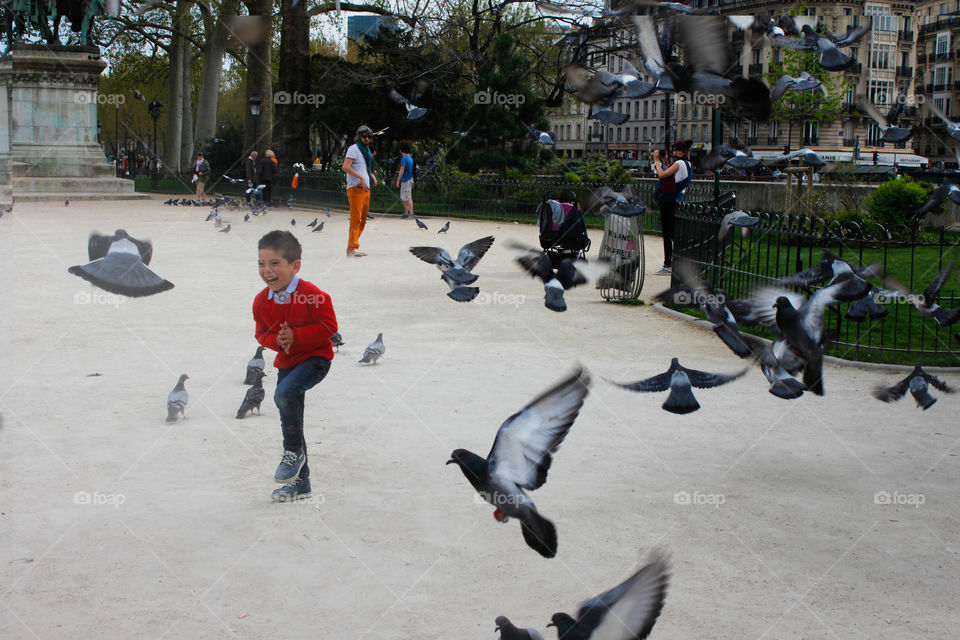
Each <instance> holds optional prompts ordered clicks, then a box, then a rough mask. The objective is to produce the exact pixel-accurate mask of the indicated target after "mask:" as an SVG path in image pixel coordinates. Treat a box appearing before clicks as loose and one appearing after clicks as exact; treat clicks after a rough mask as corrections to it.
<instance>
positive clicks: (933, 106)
mask: <svg viewBox="0 0 960 640" xmlns="http://www.w3.org/2000/svg"><path fill="white" fill-rule="evenodd" d="M927 106H928V107H930V111H931V112H933V115H935V116H936V117H938V118H940V120H942V121H943V124H944V125H946V127H947V135H949V136H950V137H951V138H953V139H954V140H960V124H958V123H956V122H954V121H953V120H950V119H949V118H948V117H947V116H946V114H944V113H943V111H941V110H940V107H938V106H937V103H936V102H934V101H933V100H929V101H927Z"/></svg>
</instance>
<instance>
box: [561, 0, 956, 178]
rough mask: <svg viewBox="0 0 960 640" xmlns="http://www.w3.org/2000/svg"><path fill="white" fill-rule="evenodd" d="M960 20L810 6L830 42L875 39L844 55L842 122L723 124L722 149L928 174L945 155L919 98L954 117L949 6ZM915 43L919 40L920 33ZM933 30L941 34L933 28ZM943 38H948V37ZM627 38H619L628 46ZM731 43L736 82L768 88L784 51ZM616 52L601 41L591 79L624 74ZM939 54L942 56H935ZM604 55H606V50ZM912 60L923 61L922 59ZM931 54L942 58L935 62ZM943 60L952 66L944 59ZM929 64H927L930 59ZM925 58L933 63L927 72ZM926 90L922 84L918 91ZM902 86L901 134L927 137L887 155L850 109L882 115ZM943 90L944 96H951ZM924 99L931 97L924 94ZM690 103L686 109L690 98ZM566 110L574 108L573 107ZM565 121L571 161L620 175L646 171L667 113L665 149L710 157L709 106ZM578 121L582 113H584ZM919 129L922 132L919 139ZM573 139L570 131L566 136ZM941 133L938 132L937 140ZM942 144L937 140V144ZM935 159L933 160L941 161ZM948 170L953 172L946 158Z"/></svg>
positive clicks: (745, 2) (648, 108)
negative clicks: (603, 161) (616, 162)
mask: <svg viewBox="0 0 960 640" xmlns="http://www.w3.org/2000/svg"><path fill="white" fill-rule="evenodd" d="M697 2H698V3H699V4H701V5H707V3H711V6H717V7H718V9H719V11H720V13H721V14H730V15H737V14H741V15H745V14H756V13H759V12H772V13H773V14H774V15H776V16H779V15H787V14H789V13H790V12H791V11H792V10H793V9H794V7H796V4H795V3H792V2H777V1H772V0H735V1H730V0H726V1H723V0H721V3H720V4H719V5H717V4H716V3H717V0H697ZM951 2H953V3H954V6H953V7H951V8H952V9H953V10H954V11H957V14H956V17H955V18H951V17H950V16H949V15H948V14H947V13H946V8H945V5H944V3H942V2H941V3H937V2H933V1H930V2H924V3H919V4H914V2H913V1H912V0H877V1H866V0H841V1H840V2H827V1H823V0H807V2H806V3H805V4H804V12H803V13H804V14H806V15H809V16H815V17H816V18H817V21H818V22H819V23H822V24H823V25H824V26H825V27H826V28H827V29H828V30H829V31H830V32H831V33H844V32H845V31H847V29H848V28H850V27H853V26H857V25H859V24H862V23H863V21H864V20H865V19H866V16H869V17H870V19H872V24H873V28H872V30H871V31H870V32H869V33H868V34H867V35H866V36H864V38H863V39H861V40H860V42H859V43H857V45H855V46H853V47H850V48H848V49H846V52H847V53H848V54H850V55H851V56H853V57H854V59H855V60H856V63H855V64H854V65H853V66H852V67H851V68H849V69H847V70H846V71H844V72H840V73H842V74H843V77H845V78H849V79H850V80H851V84H852V88H851V89H850V91H849V92H848V93H847V95H846V96H845V98H844V102H843V109H842V112H841V114H840V117H838V118H837V119H835V120H833V121H831V122H819V121H807V122H786V121H778V120H776V119H772V120H770V121H768V122H755V121H750V120H743V119H732V118H729V117H725V118H724V120H723V128H724V130H723V140H724V142H726V143H728V144H737V145H747V146H749V147H750V148H751V149H753V151H754V154H755V155H757V156H760V157H770V156H773V155H779V154H781V153H783V151H784V149H785V147H786V146H787V144H788V137H789V146H790V148H791V149H798V148H800V147H804V146H805V147H810V148H813V149H815V150H817V151H818V153H820V154H821V157H823V158H824V159H825V160H828V161H834V160H836V161H840V160H843V161H849V160H855V159H856V160H857V161H858V162H860V163H865V164H871V163H872V162H873V161H874V156H875V155H876V161H877V162H878V163H879V164H889V165H898V166H924V165H926V164H927V158H926V155H927V154H926V153H923V152H925V151H926V149H927V148H928V147H929V148H930V150H931V151H932V152H933V153H932V154H931V157H933V158H934V159H942V156H943V153H941V152H942V151H943V149H944V148H946V147H945V145H943V144H942V142H943V141H942V140H940V139H938V138H936V137H935V136H934V135H933V133H932V132H936V131H937V128H936V127H935V126H933V125H932V123H931V121H930V119H929V118H924V119H922V118H921V117H920V116H921V110H920V109H919V108H918V107H919V106H920V105H921V104H922V102H923V99H924V98H922V97H920V96H922V95H923V93H924V90H925V89H929V88H931V87H933V86H935V87H936V88H938V89H939V90H940V92H939V93H937V95H936V97H935V99H937V100H938V101H939V102H938V104H939V103H940V102H943V103H944V104H948V103H949V106H950V108H951V109H952V111H947V112H948V113H951V114H953V113H954V112H960V108H958V107H957V101H956V100H954V99H953V96H952V92H953V90H954V88H956V89H957V90H960V78H958V82H957V83H956V85H955V86H954V84H953V83H952V60H953V55H954V51H953V50H952V49H950V47H951V46H953V47H954V49H957V48H958V47H956V45H954V43H953V39H954V38H955V37H956V36H958V35H960V11H958V6H960V4H958V3H960V0H951ZM918 24H919V25H920V27H919V28H920V32H919V33H920V34H921V36H922V37H917V31H916V29H917V27H918ZM938 25H939V26H938ZM944 32H946V34H944ZM630 37H631V34H621V35H620V38H621V41H622V39H624V38H625V39H627V40H629V38H630ZM729 37H730V40H731V42H732V45H733V56H734V64H735V65H736V67H735V72H737V73H739V74H740V75H744V76H747V77H753V78H758V79H761V80H763V81H767V78H766V74H767V73H768V72H769V69H770V61H771V60H780V59H781V58H780V56H781V55H782V51H781V50H780V49H776V48H774V47H772V46H771V45H770V41H769V40H768V39H757V40H756V41H754V42H750V38H749V37H748V36H747V35H746V34H745V32H743V31H739V30H737V29H735V28H734V27H732V26H730V27H729ZM611 43H612V38H611V39H610V40H609V42H604V41H602V40H598V41H597V43H596V44H597V51H596V52H595V53H594V54H592V56H591V57H590V58H589V59H588V63H589V64H590V66H591V67H593V68H595V69H606V70H607V71H610V72H611V73H619V72H620V70H621V69H622V64H623V57H622V55H627V54H626V53H625V52H619V53H617V54H611V53H605V52H604V50H603V49H604V45H608V44H611ZM937 47H939V49H938V48H937ZM607 48H609V47H607ZM918 51H919V52H922V53H920V54H919V57H918ZM937 51H940V53H939V54H938V53H937ZM948 53H949V56H950V58H949V60H947V58H946V57H945V56H946V55H947V54H948ZM931 54H932V55H931ZM928 58H929V59H930V61H929V62H928ZM925 82H926V83H927V84H924V83H925ZM904 86H906V89H907V105H906V109H905V113H904V115H903V117H902V119H901V122H900V123H899V124H900V125H901V126H911V125H927V124H929V125H930V127H929V129H932V132H931V131H926V133H927V135H918V136H915V137H914V138H913V139H911V140H909V141H907V142H906V143H900V144H898V145H893V144H890V143H884V142H882V141H881V140H880V136H881V134H882V132H881V131H880V129H879V127H878V126H877V125H876V123H875V122H874V121H873V120H872V119H870V118H869V117H867V116H865V115H864V114H863V113H861V112H860V111H858V110H857V109H856V108H855V106H854V105H855V102H856V101H857V100H858V99H868V100H871V101H872V102H873V103H874V104H875V105H877V110H878V111H880V112H881V113H885V112H886V111H887V110H888V109H889V107H890V106H891V105H892V103H893V101H894V100H895V99H896V97H897V95H898V92H899V90H900V89H901V88H902V87H904ZM948 86H949V91H947V88H948ZM927 93H929V91H927ZM687 100H690V98H689V97H687ZM568 102H574V103H576V102H577V101H576V100H575V99H574V100H570V101H568ZM565 107H566V108H567V110H568V113H567V114H566V115H565V118H566V119H564V120H563V121H562V122H563V125H564V128H565V127H566V125H567V124H571V125H572V124H573V123H574V120H573V118H575V119H576V122H579V123H581V124H582V125H583V126H582V129H581V130H582V131H583V132H584V136H583V138H582V139H569V140H567V141H566V144H565V145H563V146H561V145H559V144H558V149H559V150H561V151H563V152H565V153H567V154H568V155H571V156H574V157H579V155H582V154H584V153H591V152H594V151H599V152H601V153H605V154H607V155H608V156H609V157H616V158H620V159H621V160H623V161H624V164H625V165H626V166H630V165H632V164H635V163H636V164H641V165H645V164H647V162H648V156H649V153H648V151H649V150H650V149H652V148H655V147H656V145H657V144H658V143H659V144H662V142H663V139H664V133H665V120H664V109H665V108H670V116H671V117H670V124H671V129H672V131H671V139H673V140H676V139H692V140H693V141H694V149H695V151H694V153H695V155H696V154H697V152H698V151H701V152H706V151H708V150H709V149H710V146H711V144H710V141H711V139H712V137H711V112H712V109H713V105H711V104H707V103H706V102H705V101H700V103H699V104H698V103H694V102H687V103H684V102H682V97H681V102H680V103H679V104H678V96H676V95H664V94H662V93H656V94H654V95H653V96H651V97H650V98H647V99H645V100H631V99H628V98H620V99H618V100H616V101H615V102H614V104H613V106H612V108H613V109H614V110H615V111H617V112H620V113H627V114H629V118H628V119H627V121H626V122H624V123H623V124H622V125H620V126H615V125H610V124H604V123H600V122H597V121H596V120H587V119H586V115H587V114H586V109H587V107H585V106H583V105H579V104H578V105H577V108H578V111H576V113H575V115H574V112H573V109H574V107H571V106H570V105H569V104H568V105H565ZM581 112H582V113H581ZM550 117H551V121H554V120H555V119H556V121H557V122H558V123H559V122H560V121H561V120H560V114H552V115H551V116H550ZM921 129H924V127H922V126H918V132H920V131H921ZM572 130H575V127H572ZM942 130H943V127H942V126H941V127H940V131H942ZM940 138H943V136H942V135H941V136H940ZM938 153H939V156H938V155H937V154H938ZM950 154H951V157H950V160H952V161H953V162H956V161H957V160H956V159H955V158H953V157H952V151H951V152H950Z"/></svg>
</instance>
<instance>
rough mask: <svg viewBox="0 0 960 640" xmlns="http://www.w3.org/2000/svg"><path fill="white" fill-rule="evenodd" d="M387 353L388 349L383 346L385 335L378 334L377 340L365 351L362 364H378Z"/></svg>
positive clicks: (361, 360)
mask: <svg viewBox="0 0 960 640" xmlns="http://www.w3.org/2000/svg"><path fill="white" fill-rule="evenodd" d="M386 352H387V348H386V347H385V346H383V334H382V333H378V334H377V339H376V340H374V341H373V342H371V343H370V344H368V345H367V348H366V349H364V350H363V358H361V359H360V362H361V363H363V364H376V363H377V360H379V359H380V356H382V355H383V354H384V353H386Z"/></svg>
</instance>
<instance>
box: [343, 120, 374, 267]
mask: <svg viewBox="0 0 960 640" xmlns="http://www.w3.org/2000/svg"><path fill="white" fill-rule="evenodd" d="M372 139H373V129H371V128H370V127H368V126H367V125H361V126H360V127H358V128H357V138H356V140H357V141H356V142H355V143H354V144H352V145H350V148H349V149H347V157H346V158H345V159H344V161H343V166H342V167H341V169H343V172H344V173H346V174H347V200H349V202H350V232H349V236H348V238H347V255H348V256H350V257H352V258H361V257H363V256H365V255H367V254H365V253H363V252H362V251H360V234H362V233H363V228H364V227H365V226H366V224H367V215H368V214H369V213H370V189H371V187H375V186H377V177H376V176H375V175H373V154H372V153H371V152H370V141H371V140H372Z"/></svg>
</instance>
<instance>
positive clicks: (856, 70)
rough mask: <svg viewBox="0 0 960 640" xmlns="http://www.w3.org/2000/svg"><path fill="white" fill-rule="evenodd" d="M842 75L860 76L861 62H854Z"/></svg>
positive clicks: (861, 70)
mask: <svg viewBox="0 0 960 640" xmlns="http://www.w3.org/2000/svg"><path fill="white" fill-rule="evenodd" d="M844 73H851V74H860V73H863V63H862V62H854V63H853V64H852V65H850V67H849V68H847V69H845V70H844Z"/></svg>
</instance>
